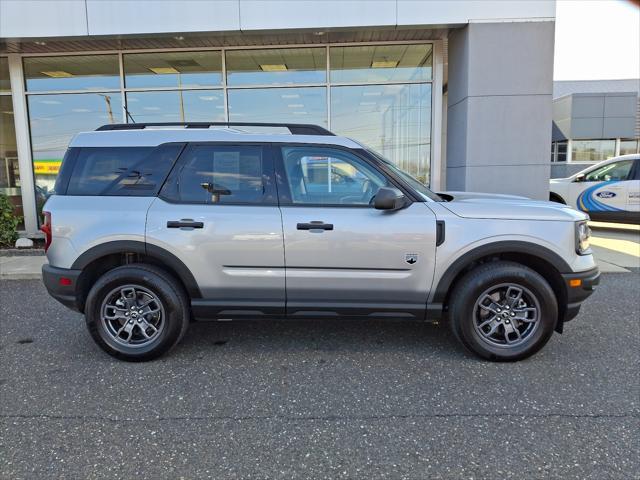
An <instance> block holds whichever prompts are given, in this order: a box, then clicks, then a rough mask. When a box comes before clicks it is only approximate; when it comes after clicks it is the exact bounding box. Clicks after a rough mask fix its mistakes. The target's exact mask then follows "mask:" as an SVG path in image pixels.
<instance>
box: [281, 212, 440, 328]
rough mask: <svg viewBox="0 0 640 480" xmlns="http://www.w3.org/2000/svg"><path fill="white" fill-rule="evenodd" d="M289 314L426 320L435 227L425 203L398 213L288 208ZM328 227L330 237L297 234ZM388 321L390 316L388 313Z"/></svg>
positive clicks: (325, 233)
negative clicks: (312, 225) (401, 314)
mask: <svg viewBox="0 0 640 480" xmlns="http://www.w3.org/2000/svg"><path fill="white" fill-rule="evenodd" d="M281 209H282V218H283V229H284V232H285V252H286V267H287V313H288V314H289V315H307V314H309V312H311V311H323V312H333V313H337V314H340V313H346V314H350V313H353V314H354V315H363V314H364V315H375V314H384V312H394V311H395V312H398V311H403V309H406V310H411V311H412V312H414V313H413V315H414V316H416V317H419V318H422V317H423V316H424V309H425V307H426V300H427V294H428V292H429V290H430V288H431V282H432V280H433V269H434V261H435V258H434V257H435V244H436V222H435V218H434V215H433V213H432V212H431V210H429V208H427V207H426V205H425V204H423V203H419V202H416V203H413V204H412V205H410V206H409V207H407V208H404V209H401V210H397V211H382V210H375V209H374V208H366V207H365V208H348V207H308V206H283V207H281ZM313 221H323V222H325V223H330V224H332V225H333V229H332V230H326V231H325V230H319V231H318V230H316V231H313V230H299V229H297V228H296V225H297V224H299V223H309V222H313ZM389 314H391V313H389Z"/></svg>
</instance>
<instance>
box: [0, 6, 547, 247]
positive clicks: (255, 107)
mask: <svg viewBox="0 0 640 480" xmlns="http://www.w3.org/2000/svg"><path fill="white" fill-rule="evenodd" d="M554 15H555V2H554V1H547V0H536V1H527V0H523V1H518V2H505V1H494V0H486V1H482V2H479V1H473V0H469V1H467V0H459V1H455V2H451V1H446V0H429V1H413V0H377V1H356V0H325V1H321V0H274V1H262V0H217V1H214V0H183V1H177V0H175V1H168V0H166V1H165V0H130V1H127V2H124V1H111V0H58V1H47V0H22V1H18V0H0V119H1V122H2V124H1V129H0V192H4V193H6V194H8V195H9V197H10V198H11V201H12V202H13V203H14V205H15V207H16V210H17V211H18V212H19V213H20V214H21V215H23V216H24V222H23V225H22V227H21V228H23V229H24V231H25V232H26V234H28V235H34V234H37V232H38V224H39V213H38V212H39V211H40V209H41V207H42V203H43V202H44V200H45V199H46V197H47V195H49V194H50V193H51V192H52V189H53V186H54V183H55V179H56V176H57V173H58V170H59V168H60V162H61V159H62V157H63V155H64V151H65V149H66V146H67V144H68V142H69V140H70V139H71V138H72V136H73V135H74V134H75V133H77V132H79V131H84V130H91V129H95V128H97V127H98V126H100V125H103V124H107V123H133V122H135V123H141V122H289V123H313V124H318V125H321V126H324V127H326V128H329V129H330V130H332V131H334V132H335V133H337V134H339V135H345V136H348V137H352V138H354V139H356V140H358V141H361V142H363V143H365V144H367V145H369V146H370V147H372V148H373V149H375V150H377V151H379V152H380V153H381V154H383V155H384V156H386V157H387V158H389V159H390V160H392V161H393V162H395V163H396V164H398V165H399V166H401V167H402V168H404V169H406V170H407V171H409V172H410V173H412V174H413V175H415V176H416V177H418V178H420V179H421V180H423V181H424V182H427V183H428V184H429V185H430V186H431V187H432V188H433V189H435V190H444V189H448V190H475V191H488V192H500V193H512V194H520V195H526V196H529V197H533V198H547V195H548V179H549V174H550V162H549V145H550V144H551V143H552V140H551V128H550V125H551V123H552V98H553V81H552V72H553V50H554Z"/></svg>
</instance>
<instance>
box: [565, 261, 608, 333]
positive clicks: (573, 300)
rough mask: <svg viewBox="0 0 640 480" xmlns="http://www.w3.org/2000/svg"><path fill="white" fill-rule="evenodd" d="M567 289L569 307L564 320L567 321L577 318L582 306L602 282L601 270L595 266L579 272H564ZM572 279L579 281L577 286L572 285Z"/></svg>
mask: <svg viewBox="0 0 640 480" xmlns="http://www.w3.org/2000/svg"><path fill="white" fill-rule="evenodd" d="M562 278H563V279H564V282H565V286H566V289H567V308H566V311H565V315H564V318H563V321H565V322H567V321H569V320H572V319H573V318H575V317H576V316H577V315H578V313H579V312H580V306H581V305H582V302H584V301H585V300H586V299H587V298H589V296H590V295H591V294H592V293H593V291H594V290H595V288H596V286H597V285H598V284H599V283H600V270H598V267H595V268H593V269H591V270H587V271H585V272H579V273H564V274H562ZM572 280H573V281H574V282H575V283H578V281H579V285H577V286H573V287H572V286H571V282H572Z"/></svg>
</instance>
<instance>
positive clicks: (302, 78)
mask: <svg viewBox="0 0 640 480" xmlns="http://www.w3.org/2000/svg"><path fill="white" fill-rule="evenodd" d="M326 65H327V61H326V50H325V49H324V48H295V49H287V48H275V49H269V50H231V51H228V52H226V67H227V84H228V85H233V86H238V85H293V84H305V83H324V82H325V81H326Z"/></svg>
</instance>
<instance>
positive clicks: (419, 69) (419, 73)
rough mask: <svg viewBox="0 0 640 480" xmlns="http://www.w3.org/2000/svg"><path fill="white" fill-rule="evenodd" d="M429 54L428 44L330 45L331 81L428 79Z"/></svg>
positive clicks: (357, 81)
mask: <svg viewBox="0 0 640 480" xmlns="http://www.w3.org/2000/svg"><path fill="white" fill-rule="evenodd" d="M432 54H433V47H432V46H431V45H430V44H427V45H377V46H354V47H330V48H329V66H330V70H331V81H332V82H340V83H374V82H406V81H429V80H431V68H432V67H431V65H432Z"/></svg>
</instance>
